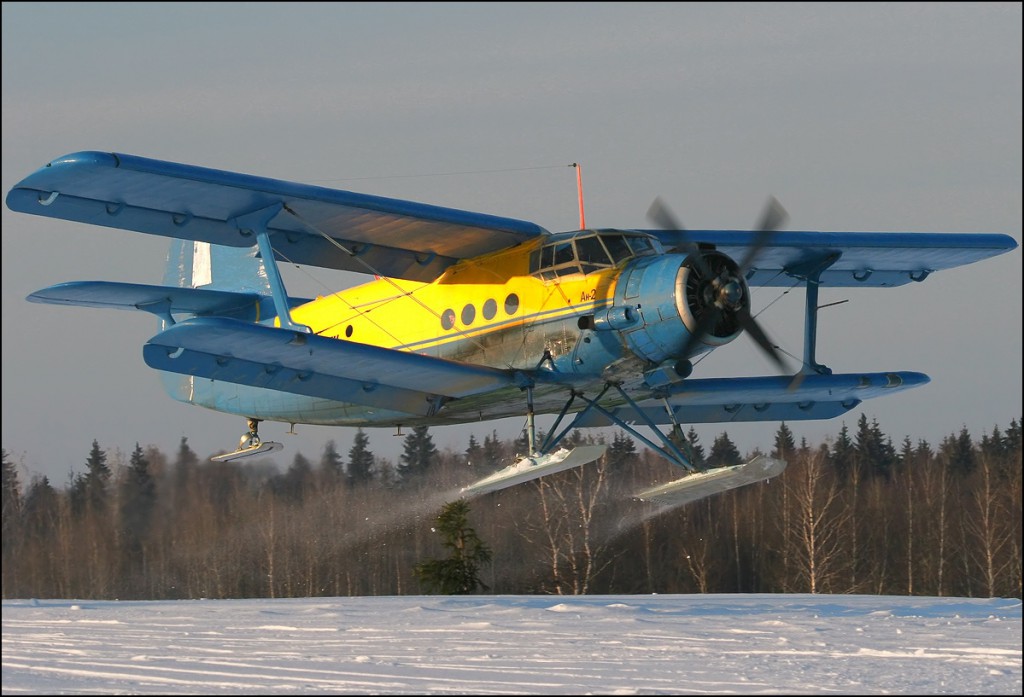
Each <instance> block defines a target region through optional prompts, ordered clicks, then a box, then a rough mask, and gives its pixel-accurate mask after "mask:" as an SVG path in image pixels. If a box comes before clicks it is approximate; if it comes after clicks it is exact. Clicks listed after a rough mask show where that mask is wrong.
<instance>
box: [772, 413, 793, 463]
mask: <svg viewBox="0 0 1024 697" xmlns="http://www.w3.org/2000/svg"><path fill="white" fill-rule="evenodd" d="M771 455H772V457H774V458H777V459H779V460H785V461H787V462H790V461H792V458H793V456H794V455H796V441H794V440H793V432H792V431H791V430H789V426H787V425H786V422H785V421H783V422H781V423H780V424H779V430H778V431H776V432H775V448H774V449H773V450H772V453H771Z"/></svg>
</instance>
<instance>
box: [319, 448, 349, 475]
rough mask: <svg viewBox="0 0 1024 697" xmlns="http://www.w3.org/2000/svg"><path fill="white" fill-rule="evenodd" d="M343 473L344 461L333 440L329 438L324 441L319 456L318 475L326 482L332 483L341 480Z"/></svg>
mask: <svg viewBox="0 0 1024 697" xmlns="http://www.w3.org/2000/svg"><path fill="white" fill-rule="evenodd" d="M344 474H345V463H344V461H343V460H342V459H341V454H340V453H339V452H338V448H337V446H336V445H335V444H334V441H333V440H329V441H327V442H326V443H324V452H323V454H322V455H321V456H320V476H321V478H322V479H323V481H324V482H325V483H326V484H328V485H334V484H337V483H338V482H340V481H341V478H342V476H343V475H344Z"/></svg>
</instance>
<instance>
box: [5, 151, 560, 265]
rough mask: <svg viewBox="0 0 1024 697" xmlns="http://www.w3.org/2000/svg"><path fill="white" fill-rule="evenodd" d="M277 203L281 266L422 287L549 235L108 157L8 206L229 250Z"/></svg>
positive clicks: (64, 161)
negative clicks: (461, 263) (251, 220)
mask: <svg viewBox="0 0 1024 697" xmlns="http://www.w3.org/2000/svg"><path fill="white" fill-rule="evenodd" d="M278 204H283V206H285V208H286V210H282V211H281V212H280V213H278V214H277V216H276V217H275V218H273V219H272V220H271V221H270V223H269V224H268V229H269V232H270V237H271V244H272V246H273V247H274V250H275V253H276V254H277V257H278V260H281V261H287V262H291V263H294V264H308V265H313V266H321V267H326V268H332V269H341V270H346V271H358V272H362V273H376V274H380V275H382V276H390V277H393V278H406V279H410V280H416V281H431V280H433V279H435V278H436V277H437V276H438V275H440V274H441V272H443V271H444V270H445V269H446V268H447V267H448V266H450V265H451V264H453V263H455V262H456V261H458V260H459V259H466V258H470V257H475V256H478V255H480V254H485V253H487V252H492V251H496V250H499V249H504V248H506V247H510V246H512V245H515V244H517V243H520V242H523V241H526V240H529V239H532V238H534V237H537V236H539V235H543V234H545V232H546V231H545V230H544V229H543V228H541V227H539V226H538V225H535V224H534V223H529V222H525V221H522V220H515V219H512V218H502V217H497V216H491V215H484V214H481V213H470V212H466V211H461V210H456V209H453V208H442V207H439V206H430V205H426V204H421V203H414V202H411V201H401V200H397V199H389V198H382V197H379V196H369V195H366V194H357V193H352V192H348V191H341V190H337V189H327V188H323V187H319V186H310V185H307V184H296V183H292V182H285V181H279V180H275V179H266V178H263V177H255V176H251V175H246V174H237V173H233V172H225V171H221V170H215V169H207V168H203V167H194V166H191V165H182V164H176V163H173V162H164V161H161V160H153V159H148V158H144V157H137V156H134V155H120V154H114V153H102V152H80V153H74V154H71V155H66V156H64V157H61V158H59V159H57V160H54V161H53V162H51V163H50V164H48V165H46V166H45V167H43V168H41V169H39V170H38V171H36V172H35V173H33V174H31V175H29V176H28V177H26V178H25V179H24V180H23V181H21V182H19V183H18V184H17V185H15V186H14V188H12V189H11V191H10V192H9V193H8V195H7V206H8V208H10V209H11V210H14V211H20V212H22V213H31V214H33V215H42V216H48V217H52V218H62V219H66V220H75V221H78V222H83V223H91V224H93V225H103V226H107V227H114V228H121V229H124V230H135V231H138V232H145V233H149V234H153V235H163V236H165V237H177V238H182V239H191V240H199V241H203V242H210V243H213V244H219V245H226V246H230V247H249V246H252V245H253V244H255V238H254V237H253V235H252V233H251V232H249V231H248V230H244V229H239V227H238V226H236V224H235V222H234V220H235V219H236V218H237V217H239V216H242V215H245V214H247V213H251V212H254V211H258V210H262V209H266V208H268V207H271V206H274V205H278ZM320 233H323V234H320ZM324 235H326V237H325V236H324Z"/></svg>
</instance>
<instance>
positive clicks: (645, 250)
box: [626, 235, 654, 257]
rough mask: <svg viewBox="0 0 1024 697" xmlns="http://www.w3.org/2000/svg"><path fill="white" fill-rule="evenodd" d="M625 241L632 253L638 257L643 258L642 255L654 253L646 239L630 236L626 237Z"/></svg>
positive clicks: (652, 247)
mask: <svg viewBox="0 0 1024 697" xmlns="http://www.w3.org/2000/svg"><path fill="white" fill-rule="evenodd" d="M626 241H627V242H628V243H629V246H630V247H632V249H633V253H634V254H636V255H637V256H638V257H639V256H643V255H644V254H650V253H652V252H653V251H654V246H653V245H652V244H651V241H650V240H649V239H647V238H646V237H637V236H634V235H630V236H628V237H626Z"/></svg>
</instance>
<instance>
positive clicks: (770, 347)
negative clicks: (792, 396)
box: [736, 307, 790, 373]
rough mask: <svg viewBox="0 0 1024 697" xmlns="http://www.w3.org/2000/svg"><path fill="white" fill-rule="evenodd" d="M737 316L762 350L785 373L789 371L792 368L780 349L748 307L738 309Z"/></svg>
mask: <svg viewBox="0 0 1024 697" xmlns="http://www.w3.org/2000/svg"><path fill="white" fill-rule="evenodd" d="M736 318H737V319H738V320H739V322H740V325H741V326H742V327H743V329H744V330H745V331H746V332H747V333H748V334H750V336H751V337H752V338H753V339H754V341H756V342H757V345H758V346H760V347H761V350H762V351H764V352H765V353H766V354H768V357H769V358H771V359H772V361H774V363H775V365H777V366H779V370H781V371H782V372H783V373H789V372H790V368H789V366H788V365H786V362H785V361H784V360H783V359H782V356H780V355H779V353H778V351H776V350H775V346H774V344H772V342H771V340H770V339H769V338H768V335H767V334H765V333H764V330H763V329H761V325H759V324H758V323H757V320H755V319H754V317H753V316H752V315H751V314H750V310H748V309H747V308H746V307H741V308H740V309H739V310H737V311H736Z"/></svg>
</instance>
